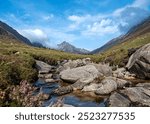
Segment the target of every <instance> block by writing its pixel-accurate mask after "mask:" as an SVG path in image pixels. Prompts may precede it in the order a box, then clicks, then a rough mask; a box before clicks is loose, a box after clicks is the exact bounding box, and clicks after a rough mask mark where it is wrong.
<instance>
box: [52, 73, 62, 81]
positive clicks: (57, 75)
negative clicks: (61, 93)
mask: <svg viewBox="0 0 150 124" xmlns="http://www.w3.org/2000/svg"><path fill="white" fill-rule="evenodd" d="M52 78H53V79H55V80H57V79H60V75H59V74H53V75H52Z"/></svg>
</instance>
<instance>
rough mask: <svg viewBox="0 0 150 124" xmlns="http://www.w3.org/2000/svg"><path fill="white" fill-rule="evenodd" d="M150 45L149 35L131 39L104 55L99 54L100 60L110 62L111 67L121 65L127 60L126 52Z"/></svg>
mask: <svg viewBox="0 0 150 124" xmlns="http://www.w3.org/2000/svg"><path fill="white" fill-rule="evenodd" d="M147 43H150V33H147V34H145V35H142V36H139V37H137V38H135V39H134V38H132V39H130V40H128V41H126V42H123V43H120V44H118V45H116V46H114V47H112V48H110V49H108V50H107V51H105V52H104V53H101V56H100V60H102V61H105V62H110V64H111V65H120V66H121V65H122V62H123V61H124V59H125V58H128V50H129V49H131V48H139V47H141V46H143V45H145V44H147Z"/></svg>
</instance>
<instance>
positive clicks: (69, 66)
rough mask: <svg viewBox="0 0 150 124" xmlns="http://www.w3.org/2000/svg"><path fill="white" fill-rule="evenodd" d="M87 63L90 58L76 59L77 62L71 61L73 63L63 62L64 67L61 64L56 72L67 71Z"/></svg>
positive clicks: (89, 61)
mask: <svg viewBox="0 0 150 124" xmlns="http://www.w3.org/2000/svg"><path fill="white" fill-rule="evenodd" d="M89 63H91V59H90V58H84V59H77V60H73V61H72V60H69V61H68V62H65V63H64V65H62V64H61V66H60V67H59V68H58V71H59V72H61V71H63V70H67V69H72V68H76V67H81V66H85V65H87V64H89Z"/></svg>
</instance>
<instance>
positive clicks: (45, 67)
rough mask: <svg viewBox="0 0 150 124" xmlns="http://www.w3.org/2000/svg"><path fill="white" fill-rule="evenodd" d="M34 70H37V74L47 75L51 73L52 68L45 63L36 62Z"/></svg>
mask: <svg viewBox="0 0 150 124" xmlns="http://www.w3.org/2000/svg"><path fill="white" fill-rule="evenodd" d="M36 68H37V69H38V71H39V74H48V73H49V72H50V71H51V69H52V66H51V65H48V64H47V63H45V62H42V61H39V60H36Z"/></svg>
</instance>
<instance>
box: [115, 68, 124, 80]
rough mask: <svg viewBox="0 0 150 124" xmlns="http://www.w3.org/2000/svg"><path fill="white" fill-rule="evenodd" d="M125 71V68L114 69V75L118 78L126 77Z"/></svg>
mask: <svg viewBox="0 0 150 124" xmlns="http://www.w3.org/2000/svg"><path fill="white" fill-rule="evenodd" d="M125 72H126V69H125V68H118V69H117V70H115V71H113V76H114V77H117V78H124V74H125Z"/></svg>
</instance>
